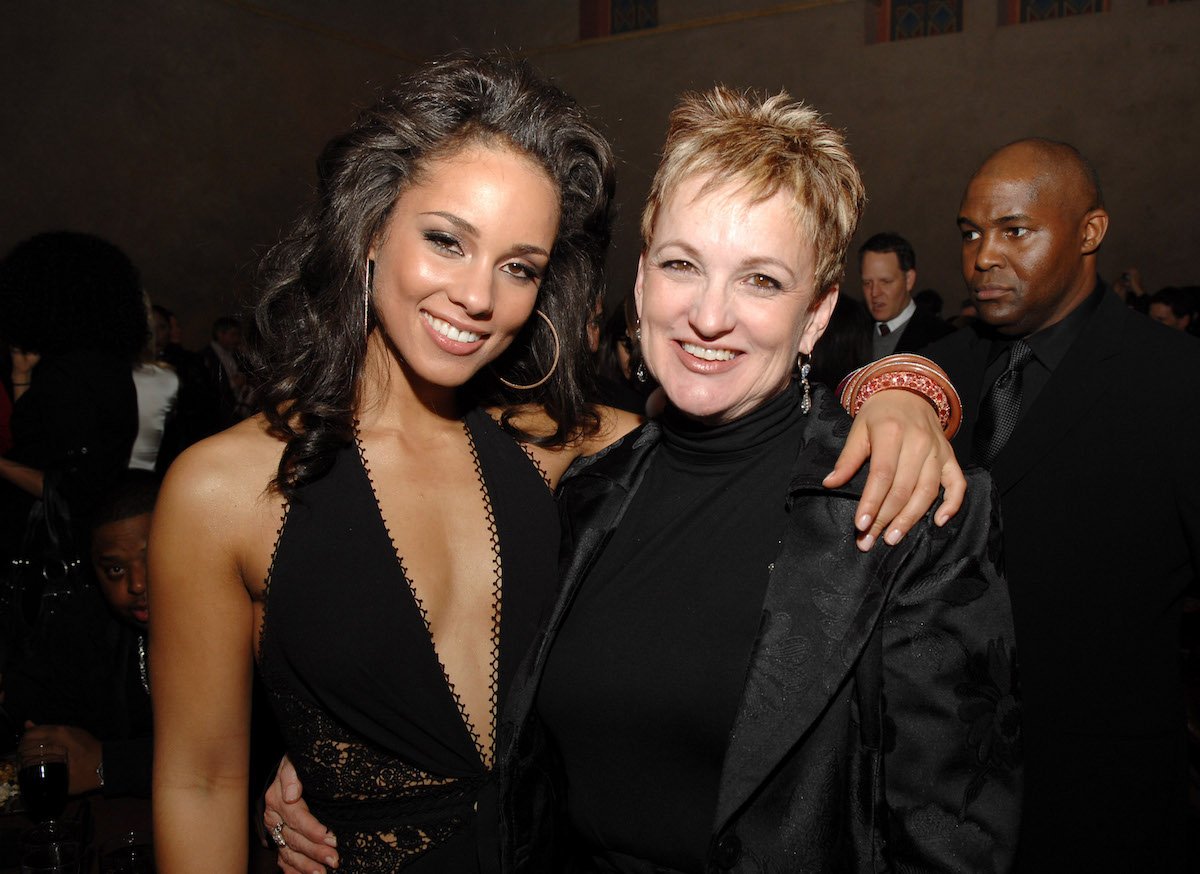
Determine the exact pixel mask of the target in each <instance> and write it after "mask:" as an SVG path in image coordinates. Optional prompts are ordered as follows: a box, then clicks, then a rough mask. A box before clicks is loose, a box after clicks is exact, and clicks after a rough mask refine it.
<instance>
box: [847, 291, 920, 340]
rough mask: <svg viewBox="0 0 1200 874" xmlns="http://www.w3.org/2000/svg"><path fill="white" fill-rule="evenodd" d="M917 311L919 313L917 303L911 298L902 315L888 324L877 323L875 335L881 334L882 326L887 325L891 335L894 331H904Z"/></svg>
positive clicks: (901, 311)
mask: <svg viewBox="0 0 1200 874" xmlns="http://www.w3.org/2000/svg"><path fill="white" fill-rule="evenodd" d="M916 311H917V304H916V302H915V301H914V300H913V299H912V298H909V300H908V306H906V307H905V308H904V309H902V310H900V314H899V315H897V316H896V318H894V319H892V320H890V321H887V322H876V323H875V333H876V334H878V333H879V326H880V325H887V326H888V332H889V333H891V332H892V331H901V330H903V329H904V326H905V325H907V324H908V320H909V319H911V318H912V317H913V313H915V312H916ZM860 330H861V329H860Z"/></svg>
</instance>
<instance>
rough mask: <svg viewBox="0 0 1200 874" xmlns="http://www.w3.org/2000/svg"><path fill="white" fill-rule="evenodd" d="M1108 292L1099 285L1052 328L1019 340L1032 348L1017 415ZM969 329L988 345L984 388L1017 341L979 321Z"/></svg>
mask: <svg viewBox="0 0 1200 874" xmlns="http://www.w3.org/2000/svg"><path fill="white" fill-rule="evenodd" d="M1108 294H1109V291H1108V289H1106V288H1105V287H1104V285H1103V284H1102V283H1100V282H1097V283H1096V288H1095V289H1094V290H1093V291H1092V294H1091V295H1090V296H1089V297H1088V298H1087V299H1086V300H1084V301H1083V303H1081V304H1080V305H1079V306H1077V307H1076V308H1075V309H1073V310H1071V312H1069V313H1067V314H1066V315H1065V316H1063V317H1062V318H1061V319H1059V320H1058V321H1057V322H1055V323H1054V324H1053V325H1050V326H1049V327H1046V328H1042V329H1041V330H1040V331H1037V332H1036V333H1033V334H1026V335H1025V336H1024V337H1022V338H1021V339H1022V340H1024V342H1026V343H1028V344H1029V347H1030V348H1031V349H1033V356H1034V357H1033V358H1032V359H1031V360H1030V361H1029V363H1028V364H1026V365H1025V369H1024V371H1023V372H1022V379H1021V415H1024V414H1025V411H1026V410H1028V409H1029V408H1030V407H1031V406H1033V404H1034V402H1035V401H1036V400H1037V398H1038V395H1039V394H1041V393H1042V389H1044V388H1045V387H1046V383H1048V382H1049V381H1050V377H1051V376H1052V375H1053V374H1054V371H1055V370H1056V369H1058V366H1059V365H1060V364H1061V363H1062V360H1063V359H1064V358H1065V357H1066V356H1067V352H1068V351H1069V350H1070V348H1071V345H1072V344H1073V343H1074V342H1075V340H1076V339H1077V338H1078V337H1079V334H1080V332H1081V331H1083V328H1084V326H1085V325H1086V324H1087V323H1088V320H1089V319H1090V318H1091V316H1092V313H1093V312H1095V310H1096V307H1098V306H1099V305H1100V302H1101V301H1102V300H1103V299H1104V298H1105V297H1106V296H1108ZM973 330H974V331H976V332H977V333H978V334H979V336H981V337H986V338H987V339H988V341H989V342H990V344H991V345H990V346H989V348H988V353H987V360H988V365H987V370H986V371H985V372H984V379H985V384H986V385H991V384H992V383H994V382H995V381H996V380H997V379H998V378H999V376H1000V374H1001V373H1002V372H1003V370H1004V366H1005V363H1006V362H1007V360H1008V359H1007V357H1006V353H1007V352H1008V349H1009V347H1010V346H1012V344H1013V343H1015V342H1016V341H1017V338H1016V337H1012V336H1008V335H1005V334H1001V333H999V332H998V331H993V330H991V329H990V328H989V327H988V326H987V325H985V324H984V323H983V322H981V321H978V320H976V321H975V322H974V327H973Z"/></svg>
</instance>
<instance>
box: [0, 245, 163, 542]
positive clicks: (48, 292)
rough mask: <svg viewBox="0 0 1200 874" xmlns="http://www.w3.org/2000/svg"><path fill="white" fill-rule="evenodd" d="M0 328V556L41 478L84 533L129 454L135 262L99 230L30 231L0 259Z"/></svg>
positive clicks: (18, 532) (142, 318)
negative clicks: (1, 434) (7, 421)
mask: <svg viewBox="0 0 1200 874" xmlns="http://www.w3.org/2000/svg"><path fill="white" fill-rule="evenodd" d="M0 331H2V332H3V339H4V341H5V342H7V343H8V344H9V346H10V347H11V350H12V364H13V367H12V386H13V394H14V400H15V403H14V406H13V412H12V420H11V427H12V447H11V448H10V449H9V450H8V452H7V453H6V454H5V455H4V456H3V457H2V458H0V559H4V560H8V559H11V558H13V557H15V554H16V552H17V551H18V549H19V542H20V539H21V537H22V535H23V533H24V530H25V523H26V518H27V516H28V514H29V509H30V506H31V505H32V503H33V501H34V500H35V499H36V498H39V497H41V496H42V494H43V489H44V488H45V485H46V480H47V477H49V478H50V481H51V483H52V485H53V487H54V488H56V489H57V492H58V494H59V495H60V496H61V498H62V499H63V500H64V501H65V503H66V505H67V507H68V509H69V511H70V514H71V517H72V519H73V521H74V524H75V528H76V533H77V534H81V535H82V534H83V533H85V532H83V531H82V530H80V529H79V525H80V522H81V520H84V519H86V518H87V516H88V515H89V514H90V513H91V511H92V509H93V508H94V507H95V505H96V503H97V501H98V500H99V499H100V497H101V496H102V495H104V494H105V493H106V492H107V491H108V490H109V489H110V488H111V487H112V486H113V484H114V483H115V482H116V480H117V478H118V477H119V476H120V474H121V472H122V471H124V470H125V469H126V466H127V465H128V463H129V455H130V450H131V449H132V448H133V442H134V439H135V437H136V436H137V431H138V409H137V392H136V390H135V388H134V382H133V372H132V369H131V368H132V365H133V364H134V363H135V362H136V361H137V360H138V358H139V356H140V355H141V353H142V350H143V348H144V347H145V345H146V341H147V339H148V333H149V329H148V326H147V322H146V310H145V305H144V303H143V298H142V289H141V283H140V280H139V278H138V272H137V270H136V269H135V268H134V266H133V263H132V262H131V261H130V260H129V258H128V256H126V255H125V253H124V252H122V251H121V250H120V249H118V248H117V247H116V246H114V245H113V244H112V243H109V242H107V241H105V240H102V239H100V238H99V237H95V236H92V235H90V234H82V233H74V232H69V231H60V232H53V233H44V234H39V235H37V236H35V237H33V238H31V239H29V240H27V241H25V242H23V243H21V244H19V245H18V246H17V247H16V248H15V249H13V250H12V251H11V252H10V253H9V254H8V255H7V256H6V257H5V258H4V260H3V261H0ZM76 542H77V543H82V542H84V540H83V538H82V537H77V538H76Z"/></svg>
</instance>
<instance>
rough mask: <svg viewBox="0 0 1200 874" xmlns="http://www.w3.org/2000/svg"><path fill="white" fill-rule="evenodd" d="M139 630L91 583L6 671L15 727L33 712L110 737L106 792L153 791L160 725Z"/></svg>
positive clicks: (34, 716)
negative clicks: (146, 684) (156, 726)
mask: <svg viewBox="0 0 1200 874" xmlns="http://www.w3.org/2000/svg"><path fill="white" fill-rule="evenodd" d="M138 637H139V633H138V632H137V631H135V630H134V629H132V628H130V627H129V626H127V625H125V624H124V623H122V622H119V621H118V620H116V619H115V618H113V616H112V614H111V613H110V612H109V610H108V606H107V605H106V604H105V602H104V598H103V597H102V596H101V595H100V593H99V592H98V591H96V590H95V589H94V588H88V589H86V590H85V591H83V592H80V593H78V594H77V595H75V596H73V597H72V598H70V599H68V600H67V601H66V602H65V603H64V604H63V605H62V606H61V608H60V609H59V610H57V611H56V612H55V613H54V615H53V616H52V617H51V619H50V620H49V621H48V622H47V623H46V624H45V625H44V626H43V627H42V628H41V629H39V634H38V637H37V638H36V639H35V641H34V642H33V648H32V650H31V652H30V653H29V655H28V656H26V657H24V658H23V659H22V660H21V661H20V662H19V663H18V664H16V665H14V666H13V667H12V668H11V669H10V670H9V672H8V673H7V674H5V676H4V694H5V698H4V708H5V710H6V711H7V713H8V715H9V717H10V718H11V721H12V724H13V725H14V727H18V728H19V727H20V726H23V725H24V724H25V720H27V719H29V720H32V721H33V722H35V723H37V724H39V725H73V726H78V727H80V728H84V729H87V730H88V731H89V732H91V734H92V735H93V736H94V737H96V738H97V739H98V740H100V741H102V742H103V761H104V781H105V782H104V793H105V794H106V795H114V796H115V795H139V796H143V797H149V795H150V765H151V762H152V761H153V758H154V755H153V739H152V738H153V725H152V719H151V714H150V697H149V696H148V695H147V694H146V691H145V689H144V688H143V687H142V680H141V670H140V667H139V659H138Z"/></svg>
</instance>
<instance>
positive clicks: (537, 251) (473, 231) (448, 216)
mask: <svg viewBox="0 0 1200 874" xmlns="http://www.w3.org/2000/svg"><path fill="white" fill-rule="evenodd" d="M421 215H436V216H438V217H439V218H444V219H445V220H446V221H448V222H450V224H452V225H454V227H455V228H457V229H458V230H459V231H460V232H461V233H464V234H466V235H467V236H470V237H478V236H479V228H477V227H475V225H473V224H471V223H470V222H469V221H467V220H466V219H465V218H462V217H461V216H457V215H455V214H454V213H452V212H442V211H441V210H434V211H432V212H423V213H421ZM512 251H513V252H514V253H515V254H517V255H544V256H545V257H547V258H549V257H550V253H549V252H547V251H546V250H545V249H543V248H542V247H541V246H535V245H534V244H533V243H517V244H516V245H515V246H513V247H512Z"/></svg>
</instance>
